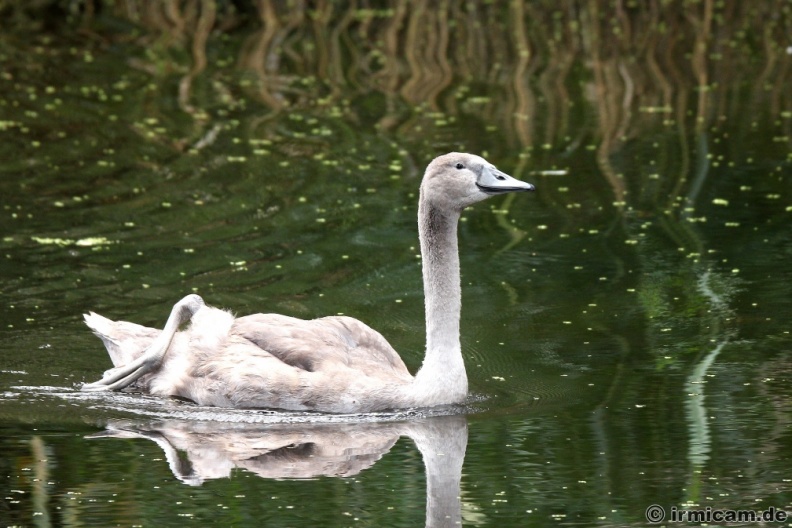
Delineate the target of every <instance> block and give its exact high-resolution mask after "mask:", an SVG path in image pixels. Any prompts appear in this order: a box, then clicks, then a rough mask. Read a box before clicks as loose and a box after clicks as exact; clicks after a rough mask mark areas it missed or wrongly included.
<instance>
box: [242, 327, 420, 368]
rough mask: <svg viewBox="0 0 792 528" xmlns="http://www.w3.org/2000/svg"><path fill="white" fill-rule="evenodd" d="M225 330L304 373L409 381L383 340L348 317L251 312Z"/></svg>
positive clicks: (377, 334) (391, 350)
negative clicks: (348, 372) (341, 371)
mask: <svg viewBox="0 0 792 528" xmlns="http://www.w3.org/2000/svg"><path fill="white" fill-rule="evenodd" d="M231 332H232V334H235V335H238V336H240V337H243V338H244V339H246V340H248V341H250V342H251V343H255V344H256V345H257V346H258V347H260V348H261V349H263V350H266V351H267V352H269V353H270V354H272V355H273V356H274V357H276V358H278V359H279V360H281V361H283V362H284V363H286V364H288V365H290V366H293V367H296V368H299V369H302V370H305V371H308V372H318V371H330V370H334V369H335V368H337V367H339V366H343V367H345V368H347V369H352V370H354V371H358V372H360V373H361V374H362V375H366V376H370V377H384V378H391V379H392V378H397V379H401V380H404V381H408V380H409V379H411V378H412V376H411V375H410V372H409V371H408V370H407V367H406V366H405V365H404V362H403V361H402V359H401V357H399V354H397V353H396V351H395V350H394V349H393V347H391V346H390V344H389V343H388V342H387V341H386V340H385V338H384V337H382V335H381V334H380V333H379V332H377V331H376V330H373V329H372V328H371V327H369V326H367V325H366V324H364V323H362V322H360V321H358V320H357V319H353V318H351V317H324V318H322V319H314V320H312V321H305V320H302V319H296V318H293V317H287V316H283V315H277V314H255V315H248V316H245V317H240V318H238V319H236V320H235V321H234V326H233V327H232V329H231Z"/></svg>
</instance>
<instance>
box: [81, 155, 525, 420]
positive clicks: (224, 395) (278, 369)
mask: <svg viewBox="0 0 792 528" xmlns="http://www.w3.org/2000/svg"><path fill="white" fill-rule="evenodd" d="M532 190H534V186H533V185H531V184H530V183H525V182H522V181H520V180H517V179H515V178H512V177H511V176H509V175H507V174H504V173H503V172H501V171H499V170H498V169H497V168H495V166H494V165H492V164H491V163H489V162H488V161H486V160H485V159H483V158H481V157H479V156H476V155H473V154H465V153H458V152H452V153H449V154H445V155H442V156H439V157H437V158H435V159H434V160H432V162H431V163H430V164H429V165H428V167H427V168H426V172H425V173H424V177H423V180H422V182H421V187H420V197H419V202H418V234H419V238H420V244H421V256H422V261H421V262H422V271H423V285H424V296H425V308H426V356H425V358H424V361H423V365H422V367H421V368H420V369H419V370H418V373H417V374H416V375H415V376H412V375H411V374H410V372H409V371H408V370H407V367H406V366H405V365H404V362H403V361H402V359H401V358H400V357H399V355H398V353H397V352H396V351H395V350H394V349H393V347H391V346H390V344H388V342H387V341H386V340H385V338H383V337H382V335H381V334H380V333H379V332H377V331H376V330H373V329H371V328H370V327H368V326H367V325H365V324H364V323H362V322H360V321H358V320H356V319H353V318H351V317H344V316H334V317H323V318H320V319H313V320H309V321H306V320H302V319H296V318H293V317H287V316H284V315H277V314H254V315H248V316H244V317H234V316H233V315H232V314H231V313H230V312H228V311H225V310H221V309H218V308H213V307H211V306H208V305H206V304H204V301H203V299H201V297H199V296H198V295H194V294H193V295H188V296H186V297H184V298H183V299H181V300H180V301H179V302H177V303H176V304H175V305H174V307H173V309H172V311H171V313H170V316H169V317H168V321H167V322H166V323H165V327H164V329H163V330H161V331H160V330H157V329H153V328H147V327H144V326H140V325H137V324H135V323H129V322H125V321H111V320H109V319H107V318H105V317H102V316H100V315H97V314H95V313H89V314H86V315H85V316H84V317H85V322H86V324H87V325H88V326H89V327H90V328H91V330H93V332H94V333H95V334H96V335H97V336H98V337H99V338H100V339H101V340H102V341H103V342H104V345H105V347H106V348H107V351H108V353H109V355H110V358H111V360H112V361H113V365H114V366H115V368H112V369H110V370H108V371H107V372H105V374H104V377H103V378H102V379H101V380H99V381H96V382H94V383H87V384H84V385H83V386H82V390H86V391H102V390H118V389H123V388H125V387H128V386H130V385H132V384H135V387H136V388H137V389H139V390H141V391H143V392H147V393H149V394H152V395H158V396H177V397H182V398H186V399H189V400H192V401H194V402H195V403H197V404H199V405H210V406H217V407H235V408H270V409H283V410H292V411H305V410H310V411H320V412H330V413H361V412H373V411H382V410H394V409H403V408H414V407H433V406H438V405H450V404H458V403H462V402H464V400H465V398H466V397H467V391H468V380H467V374H466V372H465V363H464V360H463V358H462V349H461V346H460V341H459V317H460V310H461V306H462V293H461V287H460V275H459V250H458V244H457V224H458V222H459V217H460V215H461V213H462V210H463V209H465V208H466V207H468V206H471V205H473V204H475V203H477V202H480V201H482V200H484V199H486V198H488V197H490V196H495V195H500V194H504V193H509V192H516V191H532ZM188 321H189V323H190V324H189V326H187V327H186V328H185V329H184V330H182V331H179V328H180V327H181V326H182V325H183V324H184V323H187V322H188Z"/></svg>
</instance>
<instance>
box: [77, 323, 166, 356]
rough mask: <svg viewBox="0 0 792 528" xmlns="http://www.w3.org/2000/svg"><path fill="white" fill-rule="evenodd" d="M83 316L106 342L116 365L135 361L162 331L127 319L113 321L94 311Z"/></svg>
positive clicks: (106, 346) (95, 332)
mask: <svg viewBox="0 0 792 528" xmlns="http://www.w3.org/2000/svg"><path fill="white" fill-rule="evenodd" d="M83 317H84V318H85V324H86V325H88V327H89V328H90V329H91V330H93V333H94V334H96V335H97V337H99V339H101V340H102V342H103V343H104V345H105V348H107V353H108V354H110V359H111V361H112V362H113V365H114V366H116V367H119V366H121V365H126V364H128V363H131V362H132V361H134V360H135V359H136V358H137V357H138V356H140V355H141V354H142V353H143V351H144V350H146V348H147V347H148V346H149V345H150V344H151V343H152V341H154V339H155V338H156V337H157V336H158V335H159V334H160V332H161V331H160V330H156V329H154V328H148V327H146V326H141V325H139V324H135V323H130V322H127V321H111V320H110V319H108V318H106V317H102V316H101V315H99V314H96V313H93V312H90V313H87V314H85V315H84V316H83Z"/></svg>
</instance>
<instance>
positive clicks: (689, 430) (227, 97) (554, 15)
mask: <svg viewBox="0 0 792 528" xmlns="http://www.w3.org/2000/svg"><path fill="white" fill-rule="evenodd" d="M240 5H245V4H244V3H237V4H233V5H232V4H226V3H223V2H218V3H215V2H202V3H191V2H185V3H182V4H178V5H176V4H168V7H167V9H168V10H169V11H168V13H167V16H164V12H163V10H165V9H166V7H161V6H165V4H157V3H147V2H97V3H86V5H85V6H84V7H83V9H82V10H79V9H76V10H73V11H71V12H70V13H69V14H68V16H66V17H65V18H61V19H59V20H66V21H65V22H63V21H54V19H47V18H46V16H45V14H43V13H36V12H34V11H25V10H24V9H23V8H22V7H15V6H11V7H9V9H10V10H11V11H12V12H13V14H14V16H13V17H10V18H8V20H9V21H13V22H7V21H4V22H3V24H5V25H6V27H8V28H9V31H6V32H4V33H3V36H2V37H0V39H2V44H3V46H2V50H0V53H2V57H3V61H4V63H5V64H6V65H7V67H5V68H4V72H2V75H0V90H2V93H3V102H2V106H0V109H2V114H1V116H0V138H1V139H2V141H0V160H2V161H0V173H1V174H2V176H1V177H0V190H1V191H2V201H1V206H2V210H0V213H1V216H0V226H2V231H3V235H2V237H3V238H2V242H0V248H1V249H2V255H3V258H2V259H0V277H2V289H1V290H0V292H2V293H1V295H2V300H3V302H2V306H0V310H2V315H3V318H2V320H3V327H2V328H3V339H2V345H0V361H1V363H0V370H2V372H0V387H1V389H0V390H2V396H1V397H0V399H2V405H1V406H0V418H1V423H2V426H0V427H2V430H3V434H2V436H1V438H2V440H0V442H2V445H3V448H2V451H3V452H4V453H6V456H5V457H3V458H2V459H1V460H2V468H3V475H5V476H6V477H7V478H6V479H4V480H3V482H5V484H3V485H2V486H0V491H2V495H1V496H2V497H3V502H2V505H0V518H3V520H5V519H6V518H7V519H8V522H7V523H6V524H19V525H30V524H38V525H42V526H44V525H48V524H49V525H53V524H56V525H57V524H60V525H76V524H91V523H93V524H98V525H103V524H111V523H120V524H134V523H141V524H147V523H151V524H155V523H156V524H168V523H174V522H179V523H182V522H191V521H192V522H195V523H196V524H205V523H209V522H224V523H227V524H231V525H247V524H259V523H261V521H262V520H265V521H271V522H273V523H279V524H281V525H295V526H296V525H310V526H313V525H317V524H321V525H347V524H360V523H363V524H369V525H378V526H380V525H390V526H397V525H405V526H407V525H409V526H414V525H416V524H418V525H420V523H421V522H422V521H423V520H424V518H425V517H424V515H425V514H424V506H423V504H424V502H425V500H426V489H425V482H424V480H421V479H423V478H425V474H424V468H423V464H422V462H421V455H420V453H419V452H418V451H417V450H416V448H415V447H414V445H413V444H412V443H411V442H410V441H408V440H406V439H402V440H400V441H399V442H397V443H396V445H395V447H394V448H393V449H392V450H391V451H390V452H388V453H387V454H385V455H384V456H383V458H382V459H381V460H380V461H379V462H377V463H376V464H375V465H374V466H373V467H371V468H370V469H368V470H367V471H364V472H362V473H360V474H359V475H358V476H356V477H354V478H349V479H333V478H322V479H319V480H318V481H316V482H308V483H306V482H292V481H273V480H265V479H261V478H258V477H256V476H254V475H253V474H251V473H249V472H245V471H238V472H237V473H234V474H233V475H232V478H230V479H219V480H213V481H211V482H209V483H207V484H205V485H204V486H203V487H200V488H191V487H187V486H185V485H183V484H182V483H181V482H179V481H177V480H176V479H175V478H174V476H173V474H172V472H171V471H170V469H169V466H168V465H167V462H166V461H165V460H164V455H163V452H162V450H161V449H160V448H159V447H158V446H157V445H155V444H153V443H151V442H145V441H144V440H132V439H128V440H117V439H116V440H109V439H104V440H100V439H96V440H91V441H88V440H85V439H84V438H83V437H84V435H86V434H89V433H93V432H95V431H96V430H97V429H98V428H102V427H104V425H105V424H106V423H107V422H108V421H110V420H112V419H119V418H126V419H130V414H133V416H132V418H134V412H135V411H141V409H142V410H143V411H145V412H152V411H151V409H152V408H155V407H154V406H156V405H157V404H156V403H155V402H149V401H148V400H146V401H145V403H142V404H141V405H140V408H137V407H135V406H134V405H130V406H129V408H124V407H123V405H121V406H116V407H112V406H110V405H106V406H103V404H102V403H101V402H96V401H92V400H80V399H79V398H77V399H75V398H73V397H72V396H73V393H71V392H70V390H71V388H72V387H74V386H75V385H76V384H77V383H79V382H82V381H84V380H87V379H94V378H95V377H96V375H97V374H98V373H99V372H101V371H102V370H103V369H104V368H106V366H108V361H107V359H106V357H105V353H104V351H103V350H102V347H101V345H100V344H99V343H98V342H97V341H96V340H95V338H94V337H93V336H91V335H89V334H88V332H87V330H85V328H84V327H83V326H82V324H81V322H80V318H79V314H80V313H81V312H83V311H86V310H96V311H98V312H100V313H104V314H106V315H108V316H113V317H123V318H127V319H130V320H134V321H137V322H140V323H145V324H149V325H155V326H156V325H161V324H162V323H163V320H164V318H165V316H166V315H167V312H168V310H169V308H170V306H171V305H172V303H173V302H174V301H175V300H177V299H178V298H180V297H181V296H182V295H184V294H185V293H188V292H190V291H198V292H199V293H201V294H202V295H203V296H204V297H205V298H206V299H207V300H208V301H209V302H211V303H213V304H215V305H219V306H224V307H228V308H230V309H233V310H234V311H236V312H237V313H249V312H252V311H274V312H280V313H286V314H289V315H294V316H298V317H306V318H309V317H317V316H322V315H327V314H335V313H339V312H343V313H345V314H347V315H352V316H355V317H359V318H361V319H364V320H365V321H366V322H367V323H369V324H371V325H372V326H373V327H375V328H377V329H379V330H380V331H381V332H382V333H383V334H384V335H386V336H387V337H388V338H389V340H390V341H391V342H392V343H394V344H395V345H396V347H397V349H399V350H400V351H402V354H403V356H404V357H405V361H406V362H407V364H408V365H409V366H410V367H411V368H412V369H415V368H416V367H417V366H418V365H419V364H420V361H421V357H422V347H423V335H422V330H423V313H422V293H421V285H420V267H419V261H418V259H417V258H416V253H417V237H416V234H415V202H416V192H417V186H418V182H419V179H420V175H421V171H422V167H423V166H424V165H425V164H426V162H427V161H428V160H429V159H431V157H432V156H434V155H435V154H438V153H440V152H444V151H447V150H451V149H463V150H470V151H475V152H478V153H483V154H485V155H487V156H488V157H489V158H490V159H491V160H492V161H494V162H495V163H497V164H498V165H499V166H500V167H501V168H503V169H504V170H506V171H508V172H510V173H512V174H513V175H514V176H517V177H520V178H521V179H525V180H529V181H533V183H535V184H536V185H537V189H538V192H537V193H536V195H535V196H531V197H528V198H526V197H524V196H520V197H516V198H514V199H511V198H509V199H506V200H505V201H500V202H494V203H492V204H489V203H488V204H486V205H483V206H481V207H478V208H476V209H474V210H471V211H470V212H468V213H466V214H465V221H464V222H463V223H462V225H461V228H460V239H461V241H460V242H461V243H460V247H461V248H462V255H461V260H462V269H463V295H464V309H463V325H462V328H463V346H464V353H465V356H466V361H467V365H468V370H469V375H470V378H471V387H472V389H473V390H474V392H475V393H476V394H477V395H479V396H481V397H483V398H485V399H484V400H483V401H479V402H478V403H477V404H476V405H477V408H478V409H479V412H477V413H474V414H472V415H471V416H470V417H469V420H470V438H469V441H468V449H467V452H466V456H465V465H464V472H463V475H462V483H461V486H462V488H461V491H462V501H461V510H462V518H463V521H464V522H465V523H466V524H468V525H491V524H495V523H498V524H501V525H508V526H516V525H520V526H523V525H526V524H527V525H535V526H544V525H546V524H548V522H550V521H552V522H553V523H555V524H561V525H570V524H584V525H594V524H601V525H614V524H624V525H641V526H642V525H644V518H643V511H644V509H645V508H646V507H647V506H648V505H649V504H652V503H658V504H662V505H663V506H665V507H666V508H668V507H670V506H671V505H682V504H685V503H686V501H692V502H695V503H697V504H701V505H702V506H713V507H724V508H725V507H731V508H737V507H750V508H759V507H761V508H764V507H767V506H771V505H774V506H777V507H787V508H790V506H789V504H790V498H789V494H788V492H787V491H786V490H787V489H788V475H789V472H790V469H792V468H790V467H789V464H788V462H787V457H786V455H785V453H787V452H788V451H789V448H790V435H789V424H790V421H791V418H790V415H789V408H788V405H787V403H786V402H788V400H789V397H790V391H789V383H788V381H789V376H790V369H789V364H790V344H789V343H790V339H789V332H790V328H789V323H788V321H789V314H790V310H789V298H790V288H789V286H788V285H789V284H792V280H790V279H791V278H792V277H790V271H789V267H788V266H787V265H786V262H787V261H788V259H789V256H790V249H789V248H790V247H792V244H790V236H791V235H790V233H791V231H790V229H789V227H790V214H792V211H790V208H791V207H792V201H791V200H790V191H792V189H790V160H791V158H790V152H792V149H791V148H790V147H791V146H792V143H791V142H790V137H791V136H790V134H791V133H792V131H790V127H791V126H792V102H790V99H789V90H788V87H789V85H790V78H789V77H790V69H789V67H788V64H789V56H790V55H789V52H788V46H789V42H788V33H789V32H788V31H787V30H788V27H789V20H790V13H789V5H788V4H786V3H783V2H765V3H739V4H728V5H727V4H723V5H721V4H715V3H710V2H688V3H680V4H676V3H670V4H667V5H665V4H664V6H662V7H658V8H652V9H640V8H637V7H634V6H627V7H624V6H623V5H621V4H620V3H600V2H590V3H588V4H585V5H580V6H577V5H576V6H574V7H572V6H568V7H566V8H557V7H556V6H555V5H554V4H549V3H546V2H531V3H526V4H522V3H519V2H513V3H509V4H498V3H486V2H484V3H476V2H468V3H464V4H463V3H455V2H449V3H440V4H438V6H437V7H436V8H432V9H430V8H428V7H427V6H423V7H422V6H421V5H420V4H418V3H416V4H415V5H412V4H407V3H404V4H394V5H393V6H391V7H390V8H387V9H383V10H369V9H361V8H359V6H356V5H355V4H350V5H344V6H342V5H336V4H321V5H318V6H309V7H308V9H307V10H306V11H303V10H300V9H297V8H295V6H294V5H291V4H288V3H286V4H283V5H280V4H278V5H275V4H273V5H270V4H267V3H262V8H261V10H260V11H256V9H254V8H253V7H252V6H247V9H248V10H249V11H242V12H238V11H235V9H236V8H235V7H234V6H240ZM89 6H92V7H93V8H94V9H91V7H89ZM210 7H215V9H214V10H212V9H209V8H210ZM680 13H681V15H680ZM69 17H71V18H69ZM212 19H213V20H212ZM44 20H47V22H46V23H45V22H44ZM212 25H213V27H214V30H213V31H212V32H207V31H206V28H207V27H210V26H212ZM78 27H81V28H82V29H81V31H79V32H78V31H77V28H78ZM548 169H563V171H561V172H556V173H543V172H541V171H544V170H548ZM564 171H565V172H564ZM715 352H716V353H715ZM20 387H22V388H20ZM46 388H50V389H46ZM124 402H128V400H124ZM125 405H128V404H127V403H125ZM184 405H185V404H176V403H173V402H168V403H164V404H163V407H164V409H165V411H163V412H175V410H179V409H182V408H183V407H184ZM174 409H175V410H174ZM122 446H123V447H122ZM180 456H181V457H185V456H186V455H185V454H184V453H182V454H181V455H180ZM76 504H79V507H77V508H75V507H72V505H76ZM308 505H310V506H308ZM181 514H184V515H181ZM355 519H357V520H355Z"/></svg>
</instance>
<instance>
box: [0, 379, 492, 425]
mask: <svg viewBox="0 0 792 528" xmlns="http://www.w3.org/2000/svg"><path fill="white" fill-rule="evenodd" d="M43 399H59V400H64V401H67V402H70V403H72V404H74V405H76V406H77V407H78V408H79V410H80V411H79V412H80V416H81V420H82V421H87V422H93V423H104V422H105V421H106V420H108V419H111V418H120V417H126V418H129V417H139V418H146V419H158V420H164V419H177V420H186V421H192V422H224V423H251V424H253V423H257V424H296V423H317V424H321V423H368V422H400V421H410V420H416V419H422V418H431V417H435V416H449V415H459V414H468V413H471V412H476V411H477V410H480V409H479V406H478V403H479V402H481V401H483V398H479V397H474V398H471V400H470V401H469V402H468V403H466V404H462V405H448V406H441V407H433V408H415V409H404V410H397V411H387V412H373V413H348V414H327V413H318V412H309V411H280V410H271V409H228V408H219V407H205V406H201V405H196V404H194V403H192V402H190V401H186V400H179V399H175V398H161V397H158V396H150V395H146V394H140V393H135V392H124V391H120V392H83V391H80V390H79V389H69V388H64V387H50V386H14V387H10V390H8V391H6V392H4V393H2V394H0V401H3V402H5V401H9V402H10V401H15V402H17V403H21V404H25V403H32V402H39V401H41V400H43ZM54 407H57V406H54Z"/></svg>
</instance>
